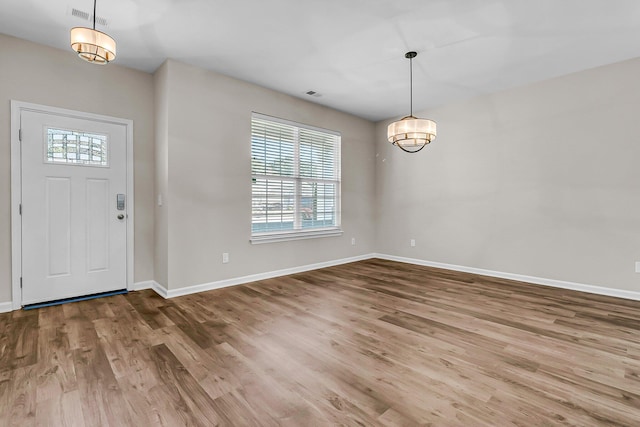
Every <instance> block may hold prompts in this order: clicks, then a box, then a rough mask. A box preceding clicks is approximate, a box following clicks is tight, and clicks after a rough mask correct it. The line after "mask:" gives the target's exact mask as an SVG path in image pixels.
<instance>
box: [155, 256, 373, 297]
mask: <svg viewBox="0 0 640 427" xmlns="http://www.w3.org/2000/svg"><path fill="white" fill-rule="evenodd" d="M373 257H374V254H366V255H360V256H355V257H351V258H342V259H337V260H333V261H326V262H319V263H316V264H308V265H303V266H300V267H293V268H285V269H282V270H275V271H269V272H266V273H258V274H251V275H249V276H242V277H236V278H232V279H226V280H219V281H217V282H210V283H203V284H201V285H194V286H187V287H184V288H179V289H169V290H167V289H165V288H163V287H162V286H160V284H157V283H156V285H157V287H153V290H154V291H156V292H157V293H158V294H159V295H160V296H162V297H164V298H174V297H179V296H182V295H189V294H195V293H198V292H204V291H210V290H212V289H220V288H226V287H229V286H236V285H242V284H244V283H250V282H256V281H258V280H266V279H272V278H274V277H280V276H287V275H289V274H295V273H302V272H305V271H310V270H317V269H319V268H325V267H332V266H334V265H340V264H347V263H350V262H355V261H362V260H365V259H370V258H373Z"/></svg>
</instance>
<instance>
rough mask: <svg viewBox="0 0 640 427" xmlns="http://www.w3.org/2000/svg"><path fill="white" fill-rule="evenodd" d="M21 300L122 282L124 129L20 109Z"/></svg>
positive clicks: (69, 294) (33, 300)
mask: <svg viewBox="0 0 640 427" xmlns="http://www.w3.org/2000/svg"><path fill="white" fill-rule="evenodd" d="M20 121H21V132H22V142H21V163H22V164H21V169H22V304H23V305H27V304H33V303H37V302H43V301H51V300H57V299H63V298H70V297H75V296H81V295H88V294H95V293H101V292H107V291H113V290H117V289H124V288H126V287H127V225H126V222H127V208H128V202H129V200H128V198H127V195H126V193H127V147H126V143H127V128H126V126H125V125H122V124H114V123H110V122H105V121H99V120H89V119H82V118H78V117H71V116H66V115H56V114H53V113H44V112H36V111H27V110H23V111H22V112H21V114H20Z"/></svg>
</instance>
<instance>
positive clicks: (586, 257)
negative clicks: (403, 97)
mask: <svg viewBox="0 0 640 427" xmlns="http://www.w3.org/2000/svg"><path fill="white" fill-rule="evenodd" d="M638 75H640V59H635V60H631V61H626V62H622V63H618V64H613V65H609V66H605V67H600V68H596V69H592V70H587V71H583V72H580V73H576V74H571V75H567V76H564V77H561V78H556V79H553V80H548V81H544V82H541V83H537V84H533V85H530V86H526V87H520V88H517V89H512V90H509V91H505V92H501V93H497V94H493V95H486V96H479V97H477V98H475V99H472V100H469V101H466V102H459V103H455V104H451V105H448V106H444V107H442V108H437V109H433V110H428V111H423V112H420V113H419V114H417V115H418V116H419V117H428V118H431V119H433V120H435V121H436V122H437V123H438V131H439V134H438V137H437V139H436V140H435V141H434V142H433V143H432V144H431V145H429V146H427V147H426V148H425V149H424V150H423V151H422V152H420V153H418V154H413V155H411V154H405V153H403V152H401V151H400V150H399V149H398V148H395V147H392V146H391V145H390V144H389V143H388V142H386V139H385V132H386V126H387V124H388V123H389V121H385V122H380V123H378V124H377V130H376V137H377V152H378V154H377V159H376V176H377V181H376V212H377V227H376V242H377V243H376V247H377V250H378V252H381V253H384V254H391V255H396V256H402V257H409V258H415V259H420V260H426V261H434V262H442V263H448V264H455V265H461V266H465V267H475V268H482V269H488V270H493V271H498V272H505V273H516V274H522V275H528V276H534V277H539V278H545V279H555V280H564V281H570V282H576V283H582V284H589V285H596V286H602V287H608V288H613V289H621V290H629V291H640V275H638V274H637V273H635V272H634V263H635V261H637V260H640V191H639V188H640V187H639V186H638V183H640V167H638V159H640V144H638V142H637V136H638V135H639V134H640V120H638V117H637V114H638V111H640V85H638V83H637V81H638ZM410 239H415V240H416V246H415V247H411V246H410Z"/></svg>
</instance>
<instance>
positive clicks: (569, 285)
mask: <svg viewBox="0 0 640 427" xmlns="http://www.w3.org/2000/svg"><path fill="white" fill-rule="evenodd" d="M373 257H375V258H380V259H386V260H389V261H398V262H404V263H408V264H416V265H424V266H426V267H435V268H442V269H445V270H454V271H462V272H465V273H473V274H478V275H481V276H490V277H499V278H501V279H509V280H517V281H518V282H528V283H534V284H536V285H543V286H551V287H554V288H561V289H570V290H573V291H580V292H587V293H590V294H597V295H606V296H610V297H617V298H624V299H630V300H635V301H640V292H633V291H625V290H623V289H614V288H605V287H602V286H594V285H585V284H583V283H575V282H566V281H563V280H554V279H545V278H541V277H535V276H525V275H523V274H514V273H504V272H501V271H493V270H485V269H483V268H474V267H465V266H462V265H455V264H445V263H442V262H433V261H425V260H421V259H415V258H405V257H399V256H394V255H386V254H373Z"/></svg>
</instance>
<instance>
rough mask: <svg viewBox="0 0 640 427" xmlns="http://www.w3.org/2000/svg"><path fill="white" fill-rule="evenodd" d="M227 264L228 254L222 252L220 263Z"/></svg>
mask: <svg viewBox="0 0 640 427" xmlns="http://www.w3.org/2000/svg"><path fill="white" fill-rule="evenodd" d="M228 262H229V252H223V253H222V263H223V264H226V263H228Z"/></svg>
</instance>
